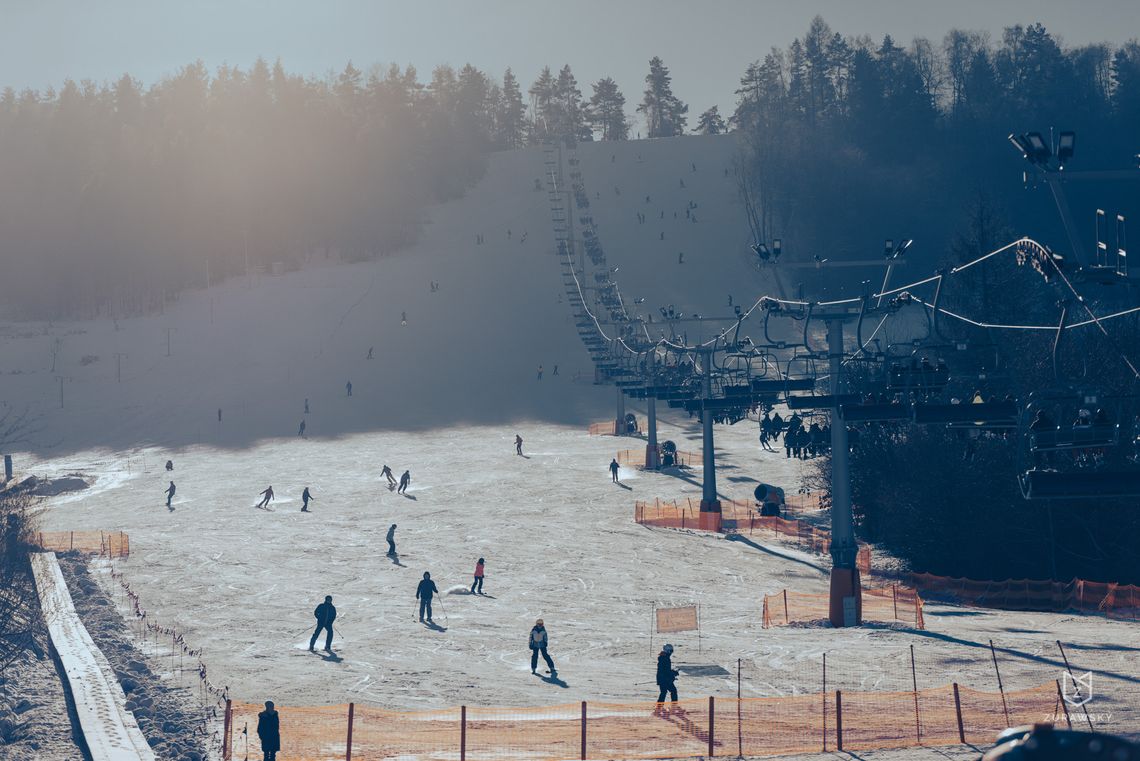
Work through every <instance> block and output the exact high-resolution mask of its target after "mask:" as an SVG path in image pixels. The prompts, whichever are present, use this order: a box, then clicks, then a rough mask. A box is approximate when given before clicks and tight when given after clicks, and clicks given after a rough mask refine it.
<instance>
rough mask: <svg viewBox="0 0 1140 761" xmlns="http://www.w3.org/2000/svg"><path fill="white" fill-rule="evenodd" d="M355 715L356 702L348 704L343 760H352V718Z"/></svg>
mask: <svg viewBox="0 0 1140 761" xmlns="http://www.w3.org/2000/svg"><path fill="white" fill-rule="evenodd" d="M355 715H356V703H349V704H348V741H347V742H346V743H345V746H344V761H352V720H353V718H354V717H355Z"/></svg>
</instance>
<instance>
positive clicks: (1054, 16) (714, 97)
mask: <svg viewBox="0 0 1140 761" xmlns="http://www.w3.org/2000/svg"><path fill="white" fill-rule="evenodd" d="M0 9H2V11H0V87H3V86H8V85H11V86H13V87H16V88H23V87H35V88H44V87H46V86H48V85H53V86H58V84H59V83H60V82H61V81H62V80H63V79H64V78H65V77H71V78H73V79H84V78H87V79H93V80H96V81H103V80H110V79H114V78H117V77H118V76H119V75H121V74H123V73H124V72H129V73H130V74H132V75H133V76H135V77H136V78H138V79H141V80H142V81H143V82H144V83H147V84H149V83H151V82H153V81H155V80H156V79H159V78H161V77H162V76H163V75H166V74H170V73H172V72H174V71H176V70H177V69H178V68H179V67H180V66H182V65H184V64H186V63H188V62H191V61H194V60H196V59H201V60H202V61H204V62H205V63H206V64H207V66H208V67H210V68H211V69H212V68H214V67H216V66H217V65H218V64H221V63H230V64H237V65H240V66H242V67H243V68H244V67H247V66H248V65H249V64H250V63H251V62H252V61H254V60H255V59H256V58H257V57H258V56H263V57H265V58H266V59H269V60H270V61H272V60H273V59H276V58H278V57H280V58H281V59H282V60H283V61H284V63H285V65H286V67H287V68H288V69H289V70H290V71H296V72H301V73H305V74H318V75H320V74H324V73H327V72H328V71H330V70H333V69H337V70H339V69H341V68H343V66H344V63H345V61H347V60H349V59H351V60H352V61H353V62H354V64H356V66H357V67H358V68H362V69H367V68H368V67H369V66H370V65H372V64H374V63H387V62H396V63H400V64H401V65H403V64H407V63H412V64H414V65H415V66H416V67H417V68H418V69H419V70H420V72H421V78H427V77H428V76H430V71H431V69H432V67H433V66H435V65H436V64H439V63H450V64H452V65H454V66H460V65H462V64H464V63H467V62H470V63H472V64H474V65H475V66H477V67H479V68H480V69H483V70H484V71H487V72H488V73H491V74H493V75H495V77H496V78H498V77H499V76H501V74H502V71H503V69H505V68H506V67H507V66H512V67H513V68H514V70H515V72H516V74H517V75H518V76H519V78H520V79H521V80H522V82H523V85H524V89H525V87H526V85H529V83H530V82H532V81H533V80H534V77H535V75H536V74H537V72H538V70H539V69H540V68H541V67H542V66H543V65H544V64H550V65H551V66H561V65H562V64H563V63H569V64H570V65H571V67H572V68H573V69H574V73H575V75H576V76H577V78H578V82H579V86H580V87H581V89H582V90H583V91H584V92H585V93H586V94H587V95H588V94H589V93H590V88H589V85H588V83H589V82H591V81H594V80H596V79H598V78H600V77H602V76H607V75H609V76H613V77H614V78H615V79H616V80H617V81H618V84H619V86H620V87H621V88H622V90H623V92H624V93H625V95H626V100H627V102H629V104H630V106H629V110H630V111H631V112H632V110H633V106H634V104H635V103H636V102H638V101H639V100H640V98H641V90H642V89H643V80H644V77H645V73H646V71H647V69H648V65H647V62H648V60H649V58H650V57H652V56H654V55H660V56H661V57H662V58H663V59H664V60H665V63H666V65H667V66H669V68H670V70H671V72H672V74H673V78H674V92H675V93H676V94H677V96H678V97H680V98H681V99H682V100H684V101H685V102H687V103H689V105H690V112H691V115H693V116H695V115H696V114H697V113H699V112H700V111H702V110H704V109H705V108H707V107H708V106H710V105H712V104H714V103H715V104H719V105H720V106H721V111H722V112H731V110H732V108H733V105H734V103H735V96H734V95H733V92H732V91H733V90H734V89H735V87H736V86H737V84H738V80H739V79H740V76H741V74H742V73H743V71H744V68H745V67H746V66H747V65H748V63H749V62H750V61H752V60H755V59H757V58H760V57H763V55H764V53H766V52H767V51H768V49H769V48H771V47H772V46H773V45H778V46H781V47H783V46H786V45H787V44H788V43H789V42H791V40H792V39H793V38H794V37H797V36H799V35H802V34H803V32H804V31H805V30H806V29H807V25H808V22H809V21H810V19H811V17H812V16H813V15H815V14H816V13H819V14H821V15H822V16H823V17H824V19H826V20H827V22H828V23H829V24H830V25H831V27H832V28H833V29H834V30H835V31H838V32H841V33H842V34H845V35H847V34H855V35H858V34H870V35H872V36H873V37H875V38H879V37H881V36H882V35H883V34H884V33H890V34H891V35H892V36H894V37H895V38H896V40H897V41H899V42H900V43H905V42H909V41H910V40H911V39H912V38H913V37H915V36H926V37H929V38H931V39H933V40H941V38H942V36H943V34H944V33H945V32H946V31H947V30H948V29H950V28H952V27H961V28H968V29H982V30H988V31H990V32H991V33H992V35H993V36H994V37H995V38H998V37H1000V34H1001V28H1002V27H1003V26H1008V25H1011V24H1015V23H1022V24H1025V23H1031V22H1034V21H1041V22H1043V23H1044V24H1045V25H1046V26H1047V27H1048V28H1049V29H1050V30H1051V31H1052V32H1054V33H1055V34H1057V35H1059V36H1061V37H1062V38H1063V39H1064V40H1065V41H1066V42H1067V43H1070V44H1083V43H1086V42H1093V41H1110V42H1122V41H1124V40H1125V39H1128V38H1130V37H1135V36H1136V35H1137V34H1140V2H1138V0H940V1H939V2H933V1H929V0H814V2H811V1H807V2H804V1H799V0H752V1H751V2H749V1H746V0H689V1H688V2H681V1H680V0H569V1H568V2H557V3H555V2H546V1H545V0H405V1H402V2H394V1H391V0H372V2H368V1H367V0H340V1H338V0H181V1H180V2H173V1H171V0H101V1H100V2H84V1H81V0H73V1H72V2H63V1H62V0H0Z"/></svg>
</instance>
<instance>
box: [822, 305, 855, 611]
mask: <svg viewBox="0 0 1140 761" xmlns="http://www.w3.org/2000/svg"><path fill="white" fill-rule="evenodd" d="M822 317H823V318H824V319H826V320H827V358H828V365H829V368H828V373H829V377H828V380H829V387H830V388H829V390H830V392H831V403H832V405H833V406H832V407H831V600H830V604H829V606H828V617H829V618H830V619H831V625H832V626H835V627H841V626H858V625H859V624H861V623H862V622H863V587H862V582H861V581H860V579H859V569H858V567H856V565H855V558H856V556H857V554H858V551H859V548H858V546H857V545H856V544H855V517H854V515H853V514H852V511H851V450H850V449H849V448H848V443H847V424H846V423H845V422H844V420H843V417H842V415H841V414H840V413H841V410H840V406H841V399H842V394H841V391H842V389H841V387H840V372H841V370H842V369H843V360H844V358H845V357H846V355H845V354H844V351H843V323H844V321H845V320H846V319H848V318H849V317H850V315H849V314H847V313H836V314H831V315H822Z"/></svg>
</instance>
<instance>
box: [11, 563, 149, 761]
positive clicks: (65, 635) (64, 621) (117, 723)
mask: <svg viewBox="0 0 1140 761" xmlns="http://www.w3.org/2000/svg"><path fill="white" fill-rule="evenodd" d="M31 562H32V571H33V573H34V574H35V578H36V588H37V589H38V590H39V595H40V605H41V607H42V609H43V613H44V618H45V620H46V621H47V625H48V633H49V635H50V636H51V644H52V648H53V649H54V650H55V653H56V656H57V658H58V659H59V663H60V664H62V666H63V671H64V674H65V676H66V679H67V684H68V689H69V690H70V692H71V695H72V696H73V698H74V700H75V711H76V713H77V714H78V717H79V729H80V731H81V732H82V733H83V737H84V739H85V741H86V743H87V747H88V749H89V750H90V752H91V758H92V761H153V760H154V757H155V756H154V752H153V751H152V750H151V748H150V746H149V745H148V744H147V742H146V739H145V738H144V737H143V734H142V732H141V731H140V730H139V726H138V723H137V722H136V721H135V717H134V715H133V714H132V713H131V712H130V711H128V710H127V708H126V695H125V694H124V693H123V688H122V687H121V686H119V682H118V680H116V679H115V676H114V672H112V671H111V665H110V664H109V663H108V662H107V659H106V658H105V657H104V656H103V653H102V652H100V650H99V648H97V647H96V646H95V643H94V642H93V641H92V640H91V635H89V634H88V633H87V629H86V628H85V627H84V626H83V623H82V622H81V621H80V620H79V615H78V614H77V613H76V612H75V606H74V605H72V603H71V594H70V593H69V592H68V591H67V584H66V583H65V582H64V580H63V573H62V572H61V571H60V569H59V563H58V562H57V561H56V557H55V553H53V552H42V553H39V552H37V553H33V554H32V556H31Z"/></svg>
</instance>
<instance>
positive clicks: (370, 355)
mask: <svg viewBox="0 0 1140 761" xmlns="http://www.w3.org/2000/svg"><path fill="white" fill-rule="evenodd" d="M372 349H373V347H371V346H369V347H368V359H372Z"/></svg>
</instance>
